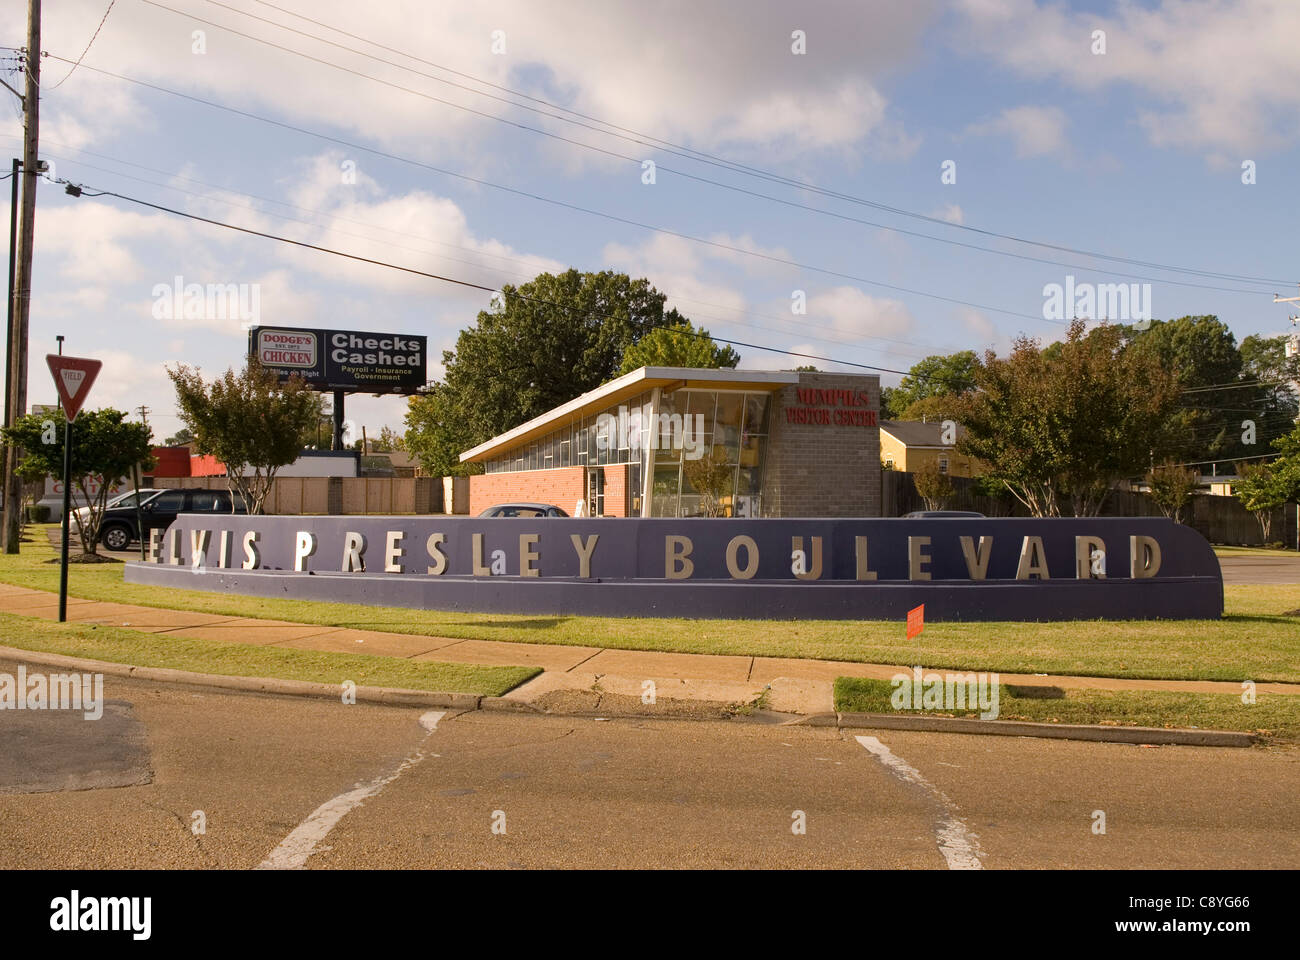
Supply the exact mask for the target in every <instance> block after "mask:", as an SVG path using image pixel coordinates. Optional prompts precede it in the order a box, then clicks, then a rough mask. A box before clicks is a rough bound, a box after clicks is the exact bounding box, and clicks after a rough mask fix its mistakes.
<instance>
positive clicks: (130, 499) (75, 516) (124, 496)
mask: <svg viewBox="0 0 1300 960" xmlns="http://www.w3.org/2000/svg"><path fill="white" fill-rule="evenodd" d="M155 493H162V490H160V489H158V488H157V487H141V488H140V502H141V503H143V502H144V501H146V500H148V499H149V498H150V497H152V496H153V495H154V494H155ZM117 507H122V508H123V509H125V508H127V507H130V508H131V509H132V510H134V509H135V491H134V490H131V491H129V492H127V493H119V494H118V495H117V496H116V497H113V498H112V499H111V500H109V501H108V503H106V504H104V511H105V516H107V511H109V510H113V509H115V508H117ZM72 520H73V522H74V523H89V522H90V507H77V508H76V509H75V510H73V511H72Z"/></svg>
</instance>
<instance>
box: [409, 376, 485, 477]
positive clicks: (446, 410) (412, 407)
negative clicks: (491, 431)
mask: <svg viewBox="0 0 1300 960" xmlns="http://www.w3.org/2000/svg"><path fill="white" fill-rule="evenodd" d="M456 401H457V398H456V397H455V395H454V394H453V393H452V392H451V390H449V389H448V388H447V386H446V385H445V384H435V385H434V386H432V387H430V388H429V390H428V391H426V392H425V393H423V394H421V395H420V396H418V397H412V398H411V400H410V403H409V404H407V408H406V449H407V450H408V451H410V453H411V455H412V456H413V457H415V458H416V459H417V460H419V461H420V466H421V467H423V469H424V472H425V473H426V474H428V475H429V476H433V477H459V476H465V475H466V474H470V473H476V472H477V471H478V469H479V466H478V464H473V463H461V462H460V454H461V452H462V451H464V450H468V449H469V448H470V447H474V446H477V445H478V444H479V443H481V442H482V440H477V439H473V438H474V437H476V436H477V434H473V433H471V432H470V430H471V428H470V426H469V424H468V423H466V422H465V420H464V418H463V417H462V416H461V415H460V412H459V410H458V404H457V402H456ZM483 439H484V440H486V439H488V438H487V437H484V438H483Z"/></svg>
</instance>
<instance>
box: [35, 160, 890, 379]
mask: <svg viewBox="0 0 1300 960" xmlns="http://www.w3.org/2000/svg"><path fill="white" fill-rule="evenodd" d="M57 182H59V183H63V184H68V185H70V186H74V187H78V188H79V189H80V190H81V195H82V196H87V197H116V198H117V199H119V200H125V201H127V202H128V203H135V204H139V205H140V206H142V207H149V208H150V209H153V210H159V211H161V212H163V213H171V214H175V215H176V216H178V217H185V218H186V219H188V220H197V221H199V222H200V223H207V224H211V225H212V226H215V227H224V228H225V229H227V230H234V231H236V232H238V233H246V234H249V235H250V236H254V237H262V238H264V239H266V240H278V241H279V242H281V243H288V244H292V245H293V246H295V247H303V248H305V249H307V250H315V251H317V252H319V253H328V254H331V255H333V256H336V257H343V258H345V259H348V260H356V261H358V262H360V263H369V264H371V265H373V266H377V267H386V268H387V269H389V270H398V271H400V272H402V273H409V274H413V275H415V276H419V277H427V278H429V279H431V280H441V281H443V282H444V283H454V284H456V285H458V286H462V287H470V288H472V289H475V290H482V291H484V292H486V293H496V292H497V290H496V288H495V287H489V286H485V285H483V284H481V283H474V282H472V281H469V280H460V279H457V278H455V277H448V276H443V275H442V274H437V273H430V272H429V271H427V270H417V269H415V268H414V267H403V266H401V265H400V264H396V263H388V262H387V261H384V260H376V259H374V258H372V257H363V256H360V255H358V254H355V253H346V252H344V251H342V250H334V249H332V248H330V247H322V246H320V245H318V244H314V243H307V242H305V241H303V240H294V239H291V238H290V237H281V236H278V235H276V234H273V233H266V232H264V231H261V230H253V229H251V228H249V227H241V226H238V225H236V224H233V223H225V222H224V221H221V220H213V219H212V218H210V217H201V216H199V215H198V214H196V213H187V212H186V211H184V210H177V209H175V208H174V207H165V206H163V205H162V204H158V203H150V202H149V201H147V200H140V199H138V198H136V197H129V196H127V195H126V194H122V193H115V192H114V191H112V190H100V189H98V188H96V187H86V186H83V185H80V184H70V183H69V181H67V180H64V179H60V180H59V181H57ZM516 295H517V296H518V297H519V299H521V300H524V301H527V302H529V303H537V304H541V305H543V306H550V307H556V308H558V309H560V310H566V309H569V308H567V307H565V306H564V305H563V304H560V303H555V302H554V301H551V300H546V299H543V298H541V297H530V296H526V295H524V294H516ZM597 316H600V317H602V319H606V320H613V319H616V318H614V317H610V316H606V315H603V314H597ZM660 329H671V330H673V331H674V332H680V333H684V334H689V335H690V336H696V337H700V338H701V339H708V340H712V341H714V342H715V343H725V344H729V345H731V346H733V347H745V348H747V349H751V350H764V351H767V352H769V353H780V354H784V355H786V356H790V357H800V358H803V359H807V360H821V361H824V362H826V363H836V364H840V365H842V366H848V367H857V368H860V369H863V370H874V371H878V372H881V373H895V374H900V375H903V376H906V375H907V372H906V371H904V370H893V369H890V368H889V367H877V366H873V365H872V364H867V363H855V362H853V361H851V360H839V359H836V358H833V357H822V356H817V355H816V354H811V353H799V352H797V351H794V350H782V349H781V348H779V347H769V346H765V345H764V344H759V343H746V342H744V341H741V340H730V339H727V338H724V337H715V336H712V335H710V334H700V333H696V332H695V331H694V330H690V331H688V330H685V329H679V328H676V327H670V328H664V327H660Z"/></svg>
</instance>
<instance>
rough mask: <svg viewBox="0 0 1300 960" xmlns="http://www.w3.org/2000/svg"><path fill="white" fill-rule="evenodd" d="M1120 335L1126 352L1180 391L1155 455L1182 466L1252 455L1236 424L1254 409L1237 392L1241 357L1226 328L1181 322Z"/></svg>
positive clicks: (1210, 322) (1213, 321)
mask: <svg viewBox="0 0 1300 960" xmlns="http://www.w3.org/2000/svg"><path fill="white" fill-rule="evenodd" d="M1124 331H1125V336H1126V339H1127V342H1128V347H1129V349H1130V350H1132V351H1134V352H1136V353H1138V354H1140V355H1146V356H1150V357H1153V358H1155V359H1156V360H1157V362H1158V363H1159V364H1160V366H1162V367H1164V368H1165V369H1166V370H1170V371H1172V372H1173V374H1174V376H1175V377H1176V378H1177V381H1178V387H1179V389H1180V390H1181V391H1183V392H1182V393H1181V402H1180V406H1179V409H1178V410H1177V411H1175V412H1174V414H1173V416H1171V417H1170V419H1169V423H1168V425H1167V428H1166V431H1165V433H1166V437H1165V441H1164V442H1163V443H1162V444H1161V445H1160V447H1159V448H1158V449H1157V454H1160V453H1164V454H1166V455H1168V456H1169V458H1170V459H1172V460H1174V461H1175V462H1180V463H1186V462H1192V461H1202V460H1216V459H1224V460H1228V459H1231V458H1233V457H1239V456H1247V455H1249V454H1251V453H1257V452H1258V447H1256V448H1253V449H1247V448H1244V447H1243V444H1242V442H1241V433H1242V431H1241V426H1240V425H1241V421H1242V419H1243V418H1245V417H1246V416H1247V414H1248V411H1249V410H1251V409H1254V404H1253V403H1247V402H1245V401H1248V400H1249V399H1250V397H1251V393H1250V391H1247V390H1243V389H1242V388H1241V387H1240V386H1239V384H1240V382H1241V381H1242V379H1243V376H1242V374H1243V368H1242V355H1241V351H1240V350H1239V349H1238V348H1237V338H1236V337H1235V336H1234V335H1233V333H1232V331H1231V330H1230V329H1229V328H1228V325H1227V324H1225V323H1223V322H1222V321H1221V320H1219V318H1218V317H1214V316H1187V317H1179V318H1178V319H1176V320H1156V321H1154V322H1153V323H1152V324H1151V326H1150V328H1149V329H1147V330H1136V329H1134V328H1132V327H1125V328H1124Z"/></svg>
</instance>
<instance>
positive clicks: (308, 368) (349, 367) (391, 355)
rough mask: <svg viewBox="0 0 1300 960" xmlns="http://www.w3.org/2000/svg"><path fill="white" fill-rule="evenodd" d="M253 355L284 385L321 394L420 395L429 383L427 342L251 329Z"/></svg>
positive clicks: (353, 333)
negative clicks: (300, 384)
mask: <svg viewBox="0 0 1300 960" xmlns="http://www.w3.org/2000/svg"><path fill="white" fill-rule="evenodd" d="M248 352H249V355H250V356H255V357H257V358H258V361H259V362H260V363H261V364H262V366H264V367H266V368H268V369H270V370H274V371H275V372H276V373H278V374H279V375H280V378H281V379H288V378H289V377H290V376H292V375H293V374H298V375H299V376H301V377H302V378H303V379H304V380H306V381H307V383H308V384H310V385H311V386H312V387H314V388H315V389H317V390H347V391H351V392H356V393H415V392H417V391H418V390H420V389H421V388H423V387H424V385H425V383H427V382H428V377H427V375H426V361H427V357H428V340H427V338H426V337H421V336H412V335H409V334H401V333H370V332H367V331H359V330H320V329H316V328H310V327H263V326H257V327H252V328H251V329H250V330H249V333H248Z"/></svg>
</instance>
